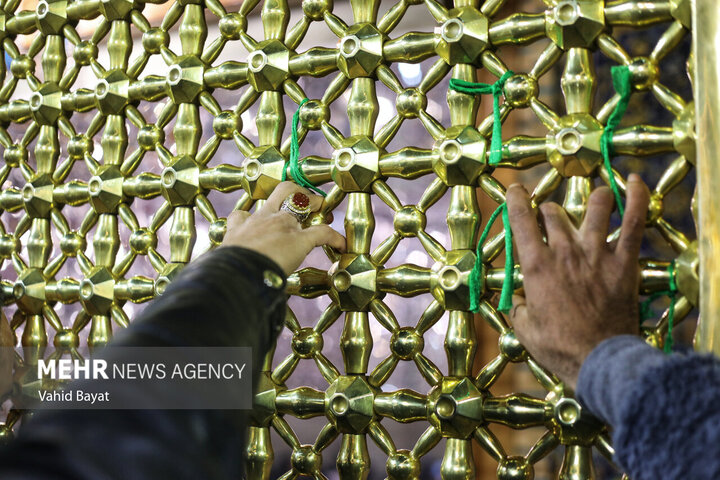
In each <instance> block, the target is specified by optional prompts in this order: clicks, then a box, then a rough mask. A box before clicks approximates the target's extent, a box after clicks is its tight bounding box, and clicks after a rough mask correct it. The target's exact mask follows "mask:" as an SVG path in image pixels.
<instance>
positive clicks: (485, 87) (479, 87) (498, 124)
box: [450, 70, 515, 166]
mask: <svg viewBox="0 0 720 480" xmlns="http://www.w3.org/2000/svg"><path fill="white" fill-rule="evenodd" d="M513 75H515V73H513V72H512V71H510V70H508V71H507V72H505V73H504V74H503V76H502V77H500V78H499V79H498V81H497V82H495V83H476V82H466V81H465V80H460V79H458V78H451V79H450V88H451V89H452V90H455V91H458V92H461V93H467V94H468V95H492V96H493V133H492V138H491V139H490V160H489V163H490V165H492V166H495V165H497V164H498V163H500V161H501V160H502V119H501V118H500V95H502V93H503V88H504V87H505V82H507V80H508V78H510V77H512V76H513Z"/></svg>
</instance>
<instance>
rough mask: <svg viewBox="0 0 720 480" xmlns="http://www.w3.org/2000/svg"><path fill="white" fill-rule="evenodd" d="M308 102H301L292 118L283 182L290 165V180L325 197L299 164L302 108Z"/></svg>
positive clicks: (304, 100)
mask: <svg viewBox="0 0 720 480" xmlns="http://www.w3.org/2000/svg"><path fill="white" fill-rule="evenodd" d="M307 102H308V99H307V98H304V99H303V100H302V102H300V105H298V109H297V110H295V113H294V114H293V116H292V125H291V128H290V158H289V159H288V161H287V162H285V167H284V168H283V171H282V178H281V180H282V181H283V182H284V181H285V180H287V170H288V164H289V167H290V178H292V180H293V181H294V182H295V183H297V184H298V185H300V186H301V187H305V188H307V189H308V190H312V191H313V192H315V193H317V194H318V195H322V196H323V197H324V196H326V195H327V193H325V192H323V191H322V190H320V189H319V188H318V187H316V186H315V185H313V183H312V182H311V181H310V180H309V179H308V178H307V177H306V176H305V172H303V169H302V168H301V167H300V164H299V162H298V161H299V157H300V145H299V141H298V123H299V122H300V107H302V106H303V105H305V104H306V103H307Z"/></svg>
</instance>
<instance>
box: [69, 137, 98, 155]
mask: <svg viewBox="0 0 720 480" xmlns="http://www.w3.org/2000/svg"><path fill="white" fill-rule="evenodd" d="M93 147H94V144H93V142H92V141H91V140H90V139H89V138H88V137H87V136H86V135H75V136H74V137H72V138H71V139H70V140H69V141H68V144H67V152H68V155H69V156H70V158H73V159H75V160H82V159H83V157H85V154H86V153H92V151H93Z"/></svg>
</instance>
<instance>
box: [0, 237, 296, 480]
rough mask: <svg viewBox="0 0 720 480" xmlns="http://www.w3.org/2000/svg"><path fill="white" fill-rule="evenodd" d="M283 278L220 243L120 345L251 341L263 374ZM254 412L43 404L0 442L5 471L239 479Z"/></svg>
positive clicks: (45, 475)
mask: <svg viewBox="0 0 720 480" xmlns="http://www.w3.org/2000/svg"><path fill="white" fill-rule="evenodd" d="M284 278H285V275H284V274H283V272H282V270H281V269H280V268H279V267H278V266H277V264H275V263H274V262H272V261H271V260H270V259H269V258H267V257H265V256H263V255H261V254H258V253H256V252H254V251H251V250H247V249H243V248H239V247H222V248H219V249H216V250H214V251H212V252H210V253H207V254H205V255H204V256H202V257H201V258H199V259H198V260H196V261H194V262H193V263H191V264H190V265H188V266H187V267H186V268H185V269H184V270H183V272H182V273H181V274H180V275H179V276H178V278H177V279H175V281H174V282H173V283H172V284H171V285H170V286H169V287H168V288H167V290H166V291H165V293H164V294H163V295H162V296H161V297H159V298H157V299H156V300H154V301H153V302H152V303H151V304H150V305H149V306H148V307H147V308H146V309H145V311H144V312H143V313H142V314H141V315H139V316H138V318H137V319H136V320H135V321H134V322H133V324H132V325H131V326H130V327H129V328H128V329H127V330H125V331H123V332H121V333H120V334H118V335H117V336H116V338H115V340H113V344H115V345H126V346H248V347H251V348H252V351H253V359H252V362H253V363H252V368H253V378H257V376H258V371H259V369H260V367H261V366H262V360H263V357H264V356H265V353H266V352H267V351H268V350H269V349H270V348H271V345H272V343H273V342H274V341H275V339H276V337H277V334H278V332H279V331H280V330H281V329H282V324H283V320H284V316H285V305H286V296H285V294H284V287H285V281H284ZM137 394H138V395H142V392H137ZM247 413H248V412H246V411H243V410H203V411H197V410H192V411H187V410H185V411H183V410H153V411H150V410H117V411H107V410H106V411H101V410H93V411H90V410H88V411H78V410H74V411H73V410H65V411H58V410H56V411H41V412H38V413H37V414H35V416H34V417H33V418H32V419H30V420H29V421H27V422H26V423H25V424H24V425H23V426H21V427H20V432H19V434H18V437H17V438H16V439H15V440H14V441H12V442H10V444H9V445H7V446H6V447H3V448H1V449H0V478H3V479H4V480H20V479H23V480H26V479H33V480H45V479H83V480H85V479H87V480H90V479H92V480H103V479H118V480H119V479H123V480H125V479H132V480H150V479H153V480H155V479H160V478H173V479H175V480H184V479H188V480H190V479H192V480H198V479H210V480H215V479H218V480H219V479H238V478H240V477H241V475H242V465H243V460H242V459H243V452H244V439H245V427H246V415H247Z"/></svg>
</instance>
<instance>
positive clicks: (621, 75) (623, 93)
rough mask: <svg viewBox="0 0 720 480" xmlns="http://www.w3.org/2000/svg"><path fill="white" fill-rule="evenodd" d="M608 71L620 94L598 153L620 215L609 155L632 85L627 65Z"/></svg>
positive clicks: (620, 202) (613, 152) (617, 192)
mask: <svg viewBox="0 0 720 480" xmlns="http://www.w3.org/2000/svg"><path fill="white" fill-rule="evenodd" d="M610 73H611V74H612V80H613V87H614V88H615V92H617V93H618V94H619V95H620V100H619V101H618V103H617V105H615V109H614V110H613V111H612V113H611V114H610V118H608V121H607V125H605V129H604V130H603V133H602V136H601V137H600V153H602V156H603V164H604V165H605V170H606V171H607V174H608V177H609V179H610V188H611V189H612V191H613V195H615V203H617V207H618V212H620V216H621V217H622V216H623V215H624V214H625V208H624V207H623V204H622V199H621V197H620V190H619V189H618V186H617V182H616V181H615V175H613V171H612V166H611V165H610V157H612V156H614V155H615V147H614V146H613V136H614V135H615V129H616V128H617V127H618V125H619V124H620V120H622V117H623V115H625V111H626V110H627V107H628V102H630V93H631V92H632V86H631V84H630V69H629V68H628V67H627V66H625V65H619V66H615V67H612V68H611V69H610Z"/></svg>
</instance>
